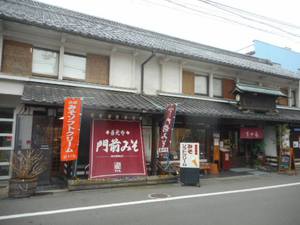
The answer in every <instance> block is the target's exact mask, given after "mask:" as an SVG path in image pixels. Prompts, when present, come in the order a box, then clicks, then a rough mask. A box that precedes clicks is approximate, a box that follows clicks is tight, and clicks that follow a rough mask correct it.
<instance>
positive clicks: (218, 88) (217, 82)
mask: <svg viewBox="0 0 300 225" xmlns="http://www.w3.org/2000/svg"><path fill="white" fill-rule="evenodd" d="M213 82H214V83H213V89H214V96H215V97H222V96H223V81H222V80H221V79H217V78H214V81H213Z"/></svg>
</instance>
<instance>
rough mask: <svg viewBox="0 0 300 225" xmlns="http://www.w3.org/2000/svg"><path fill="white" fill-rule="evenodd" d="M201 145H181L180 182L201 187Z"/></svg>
mask: <svg viewBox="0 0 300 225" xmlns="http://www.w3.org/2000/svg"><path fill="white" fill-rule="evenodd" d="M199 155H200V149H199V143H185V142H183V143H180V181H181V182H182V183H184V184H187V185H200V183H199V168H200V160H199Z"/></svg>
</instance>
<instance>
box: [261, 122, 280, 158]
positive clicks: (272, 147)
mask: <svg viewBox="0 0 300 225" xmlns="http://www.w3.org/2000/svg"><path fill="white" fill-rule="evenodd" d="M264 135H265V138H264V142H265V154H266V155H267V156H277V150H276V127H275V126H266V127H265V129H264Z"/></svg>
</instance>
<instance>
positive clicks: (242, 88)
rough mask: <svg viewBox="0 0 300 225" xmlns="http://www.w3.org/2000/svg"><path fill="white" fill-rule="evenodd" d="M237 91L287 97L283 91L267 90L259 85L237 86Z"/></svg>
mask: <svg viewBox="0 0 300 225" xmlns="http://www.w3.org/2000/svg"><path fill="white" fill-rule="evenodd" d="M235 91H237V92H238V93H244V92H254V93H260V94H266V95H273V96H281V97H287V96H286V95H285V94H284V93H282V92H281V90H276V89H272V88H267V87H261V86H258V85H250V84H242V83H237V84H236V86H235Z"/></svg>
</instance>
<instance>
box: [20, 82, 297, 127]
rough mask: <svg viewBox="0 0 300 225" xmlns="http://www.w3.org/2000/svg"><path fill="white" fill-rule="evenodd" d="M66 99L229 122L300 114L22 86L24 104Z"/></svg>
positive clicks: (287, 119) (107, 107) (96, 106)
mask: <svg viewBox="0 0 300 225" xmlns="http://www.w3.org/2000/svg"><path fill="white" fill-rule="evenodd" d="M65 97H84V101H83V103H84V107H86V108H91V109H100V110H112V111H114V110H120V111H133V112H144V113H160V114H162V113H164V110H165V108H166V105H167V104H169V103H177V114H179V115H187V116H189V115H192V116H201V117H206V118H221V119H222V118H224V119H225V118H229V119H241V120H263V121H278V122H298V123H299V122H300V111H297V110H284V109H280V110H279V113H278V114H273V115H267V114H262V113H247V114H246V113H243V112H241V111H240V110H238V109H237V107H236V106H235V105H234V104H230V103H223V102H213V101H207V100H200V99H190V98H182V97H169V96H161V95H158V96H150V95H140V94H134V93H127V92H116V91H106V90H99V89H91V88H78V87H69V86H62V85H50V84H49V85H46V84H39V83H28V84H25V87H24V92H23V96H22V98H21V99H22V101H23V103H27V104H36V105H57V106H63V102H64V98H65Z"/></svg>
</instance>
